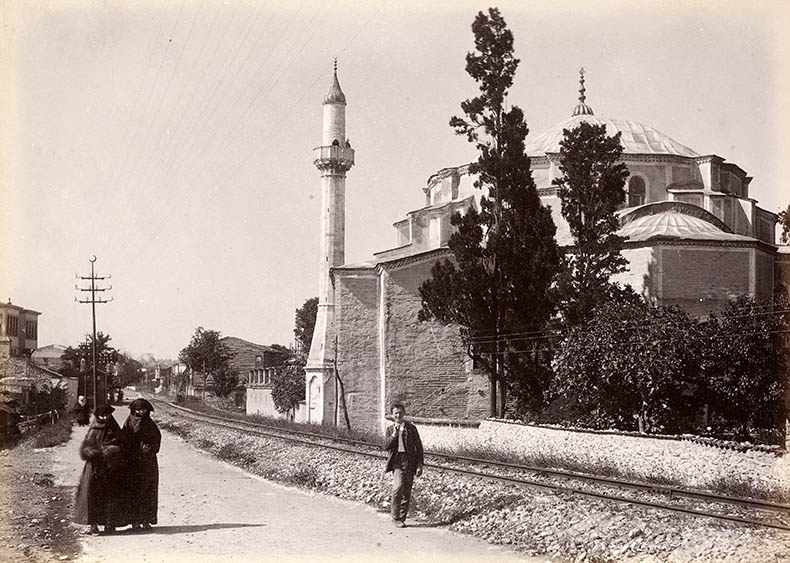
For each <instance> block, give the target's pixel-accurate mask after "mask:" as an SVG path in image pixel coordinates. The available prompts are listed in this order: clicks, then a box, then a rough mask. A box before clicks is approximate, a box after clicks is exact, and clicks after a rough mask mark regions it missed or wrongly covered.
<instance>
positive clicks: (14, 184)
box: [0, 0, 790, 359]
mask: <svg viewBox="0 0 790 563" xmlns="http://www.w3.org/2000/svg"><path fill="white" fill-rule="evenodd" d="M488 6H489V4H486V3H481V2H470V1H467V0H452V1H446V2H445V1H433V2H429V1H413V0H391V1H380V2H379V1H357V2H351V1H346V0H324V1H320V0H315V1H304V0H291V1H280V0H270V1H268V2H267V1H264V0H237V1H233V2H227V1H218V0H178V1H177V0H173V1H166V0H137V1H133V0H125V1H121V0H58V1H48V0H35V1H34V0H6V1H5V2H3V3H2V5H1V6H0V25H2V28H3V29H2V38H0V42H2V45H0V72H2V74H1V75H0V107H2V108H3V111H2V112H0V264H2V266H0V299H4V300H7V299H11V300H12V302H13V303H15V304H17V305H20V306H23V307H26V308H29V309H33V310H36V311H39V312H41V316H40V317H39V327H38V342H39V346H44V345H47V344H62V345H76V344H78V343H79V342H80V341H82V340H83V339H84V336H85V334H86V333H88V332H90V330H91V311H90V309H91V308H90V305H86V304H81V303H78V302H75V298H79V299H85V298H86V296H87V294H85V293H81V292H79V291H76V290H75V284H77V283H83V284H84V282H81V281H80V280H77V279H75V276H76V275H80V276H87V275H89V273H90V267H91V263H90V261H89V260H90V259H91V258H92V257H93V256H95V257H96V262H95V267H96V274H97V275H99V276H107V275H111V276H112V277H111V279H107V280H105V281H104V282H102V283H104V284H106V285H105V286H109V285H111V286H112V289H111V290H109V291H107V292H104V293H103V294H102V295H101V297H102V298H106V299H109V298H112V301H111V302H109V303H106V304H101V305H97V307H96V309H97V329H98V330H100V331H103V332H105V333H109V334H110V335H111V336H112V344H113V345H115V346H116V347H117V348H120V349H121V350H123V351H126V352H127V353H130V354H132V355H134V356H137V355H139V354H143V353H150V354H153V355H154V356H156V357H157V358H160V359H166V358H171V359H172V358H175V357H176V356H177V355H178V352H179V350H181V349H182V348H183V347H185V346H186V345H187V344H188V343H189V339H190V337H191V335H192V334H193V333H194V331H195V329H196V328H197V327H198V326H202V327H204V328H207V329H213V330H219V331H220V332H221V333H222V334H223V335H227V336H236V337H239V338H243V339H245V340H250V341H252V342H256V343H260V344H272V343H280V344H286V345H287V344H289V343H290V342H291V341H292V340H293V326H294V312H295V310H296V308H298V307H300V306H301V305H302V304H303V303H304V301H305V300H306V299H308V298H310V297H313V296H315V295H317V293H318V259H319V219H320V212H319V207H318V203H319V196H320V174H319V172H318V170H316V168H315V167H314V165H313V163H312V149H313V147H315V146H317V145H319V144H320V140H321V115H322V114H321V112H322V107H321V102H322V101H323V96H324V94H325V93H326V91H327V90H328V89H329V86H330V84H331V78H332V63H333V59H334V58H335V57H337V59H338V77H339V80H340V84H341V86H342V88H343V91H344V93H345V95H346V99H347V104H348V105H347V108H346V115H347V121H346V131H347V135H348V137H349V139H350V141H351V143H352V145H353V147H354V149H355V151H356V165H355V166H354V167H353V168H352V169H351V170H350V171H349V173H348V175H347V180H346V261H347V262H348V263H353V262H359V261H364V260H368V259H370V257H371V255H372V254H373V252H378V251H381V250H384V249H388V248H391V247H394V246H396V235H395V230H394V229H393V227H392V224H393V223H394V222H395V221H397V220H399V219H401V218H403V217H405V214H406V213H407V212H408V211H410V210H412V209H417V208H419V207H421V206H422V205H423V204H424V194H423V191H422V188H423V187H424V186H425V183H426V181H427V179H428V177H429V176H430V175H431V174H433V173H434V172H436V171H438V170H439V169H441V168H444V167H447V166H457V165H461V164H464V163H466V162H469V161H471V160H473V159H474V158H475V153H474V150H473V148H472V147H471V145H469V144H468V143H467V142H466V140H465V139H464V138H462V137H458V136H456V135H454V134H453V131H452V129H451V128H450V127H449V125H448V121H449V119H450V117H451V116H453V115H458V114H460V102H461V101H462V100H464V99H466V98H469V97H473V96H474V95H476V93H477V87H476V84H475V83H474V82H473V81H472V80H471V78H469V76H468V75H467V74H466V73H465V71H464V66H465V60H464V57H465V55H466V53H467V52H468V51H470V50H472V49H473V46H474V44H473V35H472V32H471V23H472V21H473V19H474V17H475V15H476V14H477V12H478V11H479V10H485V9H487V7H488ZM496 6H498V7H499V8H500V10H501V12H502V14H503V16H504V18H505V20H506V21H507V24H508V27H509V28H510V29H511V30H512V32H513V34H514V36H515V52H516V56H517V57H518V58H519V59H520V61H521V63H520V66H519V68H518V72H517V75H516V79H515V84H514V86H513V88H512V89H511V91H510V95H509V98H508V100H509V103H511V104H514V105H518V106H520V107H521V108H522V109H523V110H524V113H525V117H526V120H527V123H528V125H529V128H530V131H531V132H532V133H534V134H539V133H540V132H542V131H544V130H546V129H548V128H550V127H551V126H553V125H555V124H557V123H559V122H561V121H564V120H565V119H567V118H568V117H570V115H571V111H572V109H573V107H574V106H575V105H576V102H577V97H578V88H579V84H578V70H579V68H580V67H582V66H583V67H584V68H585V71H586V74H585V79H586V88H587V92H586V93H587V103H588V104H589V105H590V106H591V107H592V108H593V110H594V111H595V113H596V115H599V116H606V117H612V118H621V119H629V120H632V121H637V122H641V123H644V124H647V125H650V126H653V127H655V128H656V129H658V130H659V131H661V132H663V133H665V134H667V135H669V136H670V137H672V138H673V139H675V140H676V141H678V142H680V143H682V144H684V145H686V146H689V147H691V148H692V149H694V150H696V151H697V152H698V153H700V154H711V153H713V154H717V155H719V156H721V157H723V158H725V159H726V160H727V161H729V162H734V163H736V164H737V165H738V166H740V167H741V168H743V169H744V170H746V171H747V172H748V173H749V175H750V176H753V177H754V180H753V181H752V184H751V193H750V195H751V196H752V197H753V198H755V199H757V200H758V201H759V205H760V206H761V207H763V208H765V209H767V210H769V211H774V212H777V211H778V210H779V209H781V208H785V207H786V206H787V205H788V203H790V188H788V185H787V182H786V179H787V178H788V171H789V170H788V162H790V159H788V155H787V147H788V146H790V142H789V141H790V138H789V137H788V132H787V131H786V124H787V117H786V116H787V115H790V101H788V100H790V97H788V96H787V93H788V92H790V88H788V84H789V83H790V68H788V65H789V64H790V62H789V61H790V40H789V39H786V38H784V35H785V34H784V33H783V30H784V29H785V28H787V26H788V24H789V23H790V21H788V20H789V16H790V4H788V3H787V2H783V1H781V0H775V1H772V0H765V1H760V2H737V3H736V2H724V1H719V2H694V1H685V2H682V3H681V2H674V1H667V2H661V3H656V2H641V1H633V0H632V1H628V2H626V1H619V0H612V1H608V2H570V1H554V2H543V1H540V0H534V1H529V2H527V1H523V0H522V1H513V2H511V1H508V2H499V3H497V4H496ZM103 287H104V286H103Z"/></svg>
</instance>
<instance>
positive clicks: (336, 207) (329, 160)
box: [305, 59, 354, 424]
mask: <svg viewBox="0 0 790 563" xmlns="http://www.w3.org/2000/svg"><path fill="white" fill-rule="evenodd" d="M323 106H324V111H323V131H322V135H321V146H318V147H316V148H315V149H313V164H315V166H316V168H318V170H319V171H320V172H321V250H320V256H319V261H318V312H317V314H316V320H315V329H314V330H313V340H312V343H311V344H310V354H309V356H308V358H307V365H306V366H305V386H306V389H305V391H306V393H305V395H306V400H307V421H308V422H314V423H318V424H322V423H329V424H332V423H335V424H336V423H337V421H336V420H334V416H335V414H336V413H335V411H336V410H337V409H335V408H334V407H335V405H336V401H337V397H336V385H335V375H334V364H333V361H334V357H335V347H336V338H335V324H334V323H335V292H334V286H333V285H332V280H331V278H330V275H331V270H332V268H335V267H337V266H342V265H343V264H344V263H345V239H346V211H345V199H346V195H345V194H346V172H348V171H349V170H350V169H351V167H352V166H354V149H352V148H351V145H350V144H349V143H348V139H347V138H346V96H345V94H343V90H342V89H341V88H340V82H339V81H338V79H337V59H335V61H334V76H333V77H332V84H331V86H330V87H329V92H327V94H326V96H325V97H324V102H323Z"/></svg>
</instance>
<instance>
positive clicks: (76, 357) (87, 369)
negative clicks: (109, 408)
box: [59, 332, 118, 402]
mask: <svg viewBox="0 0 790 563" xmlns="http://www.w3.org/2000/svg"><path fill="white" fill-rule="evenodd" d="M111 340H112V337H111V336H110V335H109V334H104V333H103V332H97V333H96V371H97V374H98V373H99V372H101V374H106V378H107V389H109V388H111V387H112V386H114V385H115V374H114V369H112V366H113V365H114V364H115V362H117V361H118V350H116V349H115V348H113V347H112V346H110V341H111ZM60 358H61V360H63V367H61V368H60V370H59V372H60V373H62V374H63V375H65V376H67V377H76V378H78V380H79V381H80V385H79V389H80V392H81V393H85V394H86V395H87V394H88V393H92V391H90V390H91V389H93V383H92V380H90V379H88V380H86V379H85V378H91V377H92V373H93V335H92V334H90V333H89V334H86V335H85V341H84V342H81V343H80V344H78V345H77V346H76V347H73V346H69V347H68V348H66V350H65V351H64V352H63V354H61V356H60ZM82 368H84V371H83V369H82ZM103 377H105V375H101V376H98V375H97V379H99V381H98V382H97V383H98V385H97V387H98V388H99V391H101V388H102V378H103ZM101 400H102V399H99V402H101Z"/></svg>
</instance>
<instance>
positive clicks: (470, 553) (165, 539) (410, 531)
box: [53, 409, 546, 563]
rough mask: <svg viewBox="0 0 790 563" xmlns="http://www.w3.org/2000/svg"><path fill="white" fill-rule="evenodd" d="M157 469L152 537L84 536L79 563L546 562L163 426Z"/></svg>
mask: <svg viewBox="0 0 790 563" xmlns="http://www.w3.org/2000/svg"><path fill="white" fill-rule="evenodd" d="M124 411H125V409H119V411H118V412H116V413H115V414H116V415H119V414H123V415H125V414H126V413H125V412H124ZM116 418H121V417H120V416H116ZM119 422H120V423H121V424H122V423H123V420H120V421H119ZM84 435H85V428H84V427H77V428H75V431H74V433H73V435H72V439H71V442H70V443H69V444H68V445H67V446H66V447H63V448H58V450H57V453H56V454H54V455H55V459H54V470H53V473H54V474H55V475H56V479H57V481H58V483H59V484H64V485H71V486H76V483H77V482H78V480H79V476H80V473H81V470H82V461H81V460H80V459H79V456H78V454H77V449H78V445H79V443H80V441H81V440H82V438H83V437H84ZM159 466H160V488H159V525H158V526H156V527H154V529H153V530H152V531H151V532H148V533H141V534H132V533H131V532H127V531H126V530H127V529H128V528H127V529H122V530H121V531H120V532H118V533H117V534H116V535H112V536H98V537H97V536H84V537H83V538H81V543H82V546H83V549H84V554H83V555H82V556H81V558H80V561H84V562H86V563H91V562H99V561H101V562H113V561H123V562H124V563H132V562H138V561H139V562H146V563H153V562H157V561H163V562H165V561H166V562H171V561H193V562H196V561H212V562H214V561H283V562H308V561H309V562H314V561H340V560H342V561H345V562H357V561H359V562H362V561H365V562H367V561H392V562H395V561H397V562H398V563H409V562H417V561H419V562H440V561H441V562H444V561H452V562H453V563H461V562H466V561H470V562H475V563H477V562H487V561H492V562H497V563H499V562H501V563H505V562H516V561H521V562H524V561H546V560H545V559H534V558H527V557H520V556H518V555H517V554H515V553H513V552H509V551H506V550H503V549H500V548H496V547H491V546H489V545H488V544H486V543H485V542H482V541H479V540H475V539H473V538H469V537H465V536H460V535H457V534H453V533H451V532H449V531H447V530H444V529H440V528H435V527H430V526H419V525H414V526H412V527H409V528H405V529H396V528H394V527H393V526H392V524H391V522H390V520H389V516H388V515H387V514H383V513H377V512H375V511H374V510H373V509H371V508H369V507H366V506H362V505H358V504H355V503H352V502H348V501H342V500H338V499H336V498H334V497H327V496H322V495H318V494H315V495H314V494H308V493H305V492H303V491H300V490H298V489H294V488H291V487H285V486H282V485H279V484H276V483H272V482H270V481H266V480H264V479H261V478H259V477H256V476H254V475H249V474H247V473H245V472H243V471H241V470H240V469H237V468H236V467H233V466H231V465H228V464H226V463H224V462H222V461H219V460H217V459H215V458H213V457H211V456H209V455H208V454H206V453H204V452H202V451H200V450H197V449H195V448H193V447H192V446H190V445H189V444H187V443H186V442H184V441H183V440H181V439H180V438H178V437H176V436H173V435H172V434H168V433H167V432H164V433H163V440H162V449H161V453H160V454H159Z"/></svg>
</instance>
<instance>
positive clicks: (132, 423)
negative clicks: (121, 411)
mask: <svg viewBox="0 0 790 563" xmlns="http://www.w3.org/2000/svg"><path fill="white" fill-rule="evenodd" d="M129 410H130V411H132V412H131V413H130V414H129V419H128V421H127V422H128V424H129V427H130V428H131V429H132V432H135V433H137V432H139V431H140V425H141V424H142V422H143V420H144V419H145V418H147V417H148V415H149V414H150V413H151V411H153V410H154V407H153V405H152V404H151V403H149V402H148V401H146V400H145V399H135V400H134V401H132V402H131V404H130V405H129ZM138 410H141V411H147V412H146V413H145V414H144V415H142V416H139V415H138V414H137V413H136V412H135V411H138Z"/></svg>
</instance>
